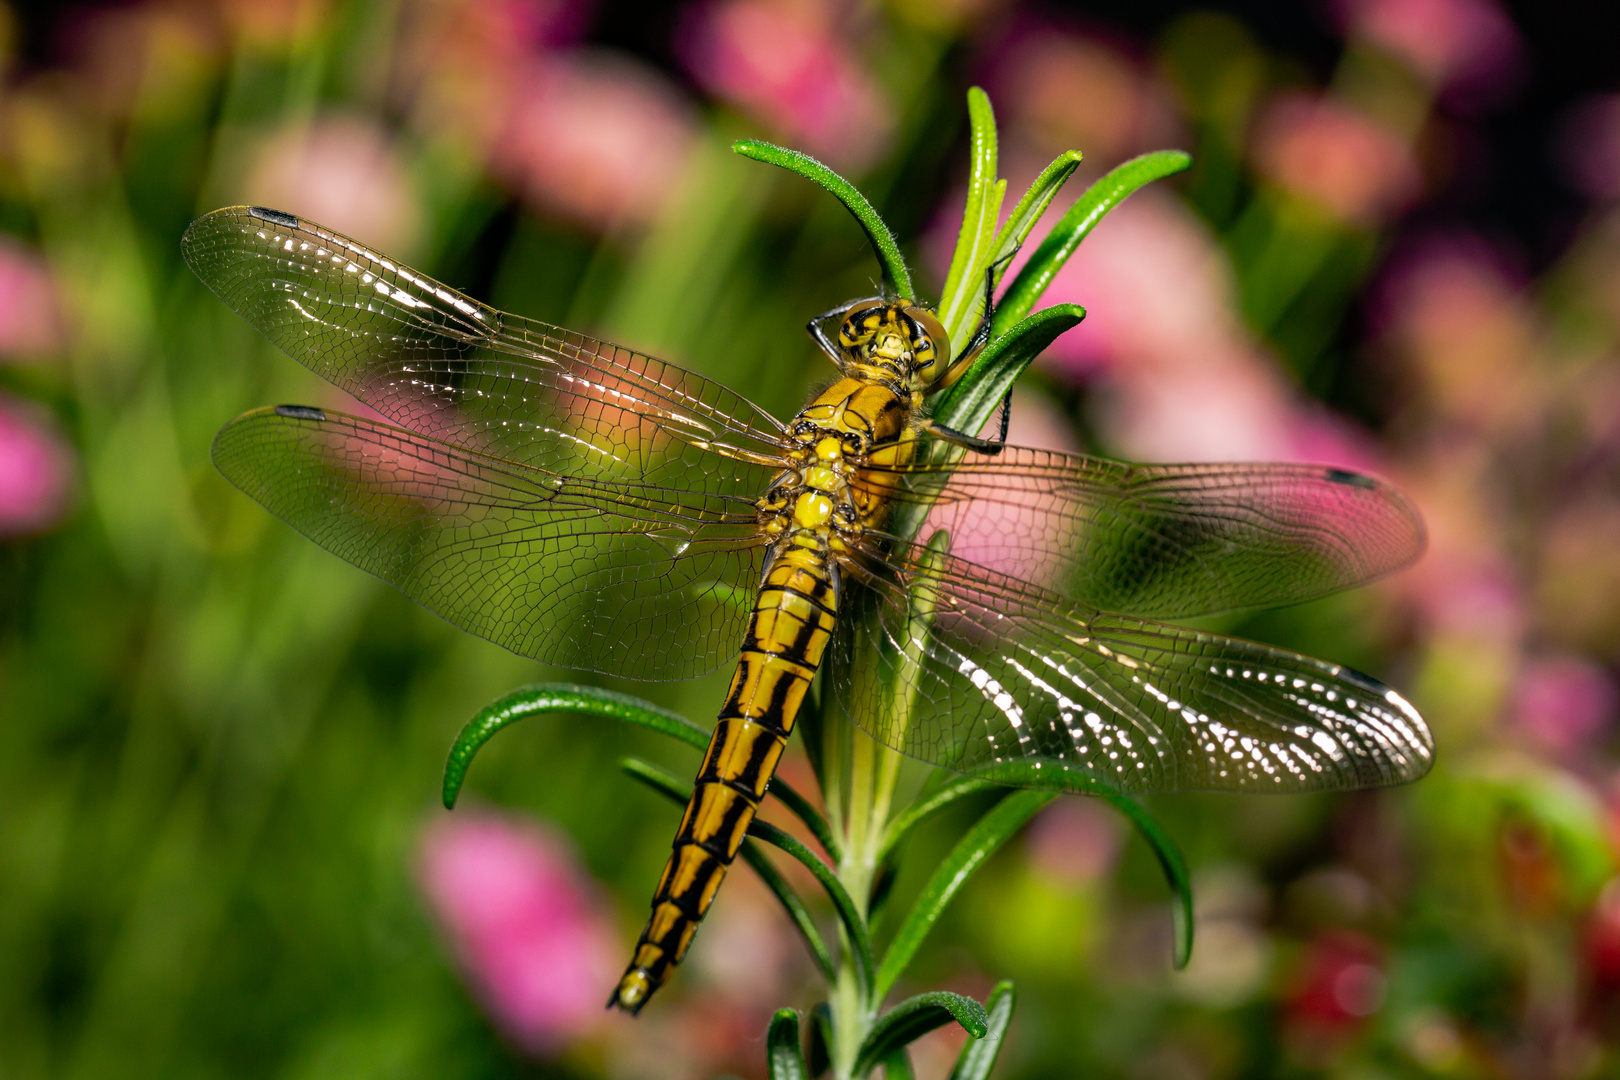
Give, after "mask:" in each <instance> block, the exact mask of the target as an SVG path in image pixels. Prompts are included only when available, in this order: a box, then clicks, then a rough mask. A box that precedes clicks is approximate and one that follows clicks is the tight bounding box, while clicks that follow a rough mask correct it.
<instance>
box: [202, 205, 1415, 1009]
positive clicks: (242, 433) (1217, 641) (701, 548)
mask: <svg viewBox="0 0 1620 1080" xmlns="http://www.w3.org/2000/svg"><path fill="white" fill-rule="evenodd" d="M182 248H183V250H184V253H185V257H186V261H187V262H188V263H189V264H190V265H191V267H192V268H193V269H194V270H195V271H196V273H197V275H198V276H199V277H200V278H202V280H203V281H204V282H205V283H206V284H207V285H208V286H209V287H210V288H211V289H213V290H214V291H215V292H216V293H217V294H218V295H219V296H220V297H221V299H223V300H224V301H225V302H226V303H227V304H228V305H230V307H232V308H233V309H234V310H236V311H237V312H239V313H240V314H241V315H242V316H244V317H245V318H246V319H247V320H248V321H249V322H251V323H252V324H253V325H254V326H255V327H256V328H258V329H259V330H260V331H261V332H262V333H264V334H265V335H266V336H267V337H269V338H270V340H272V341H273V342H275V343H276V344H277V345H279V346H280V347H281V348H282V349H283V350H285V351H286V352H287V353H288V354H289V355H291V356H292V357H294V358H295V359H297V360H298V361H300V362H301V363H303V364H305V365H306V366H308V367H309V368H310V369H312V370H313V371H315V372H316V373H318V374H320V375H321V376H323V377H324V378H326V379H327V380H329V381H330V382H332V383H334V384H336V385H337V386H339V387H341V388H343V389H344V390H346V391H348V392H350V393H351V394H354V395H355V396H356V397H358V398H359V399H360V400H361V401H363V402H365V403H366V405H368V406H369V407H371V408H372V409H374V410H376V411H377V412H378V413H380V414H381V416H382V418H383V420H382V421H374V420H370V419H364V418H360V417H354V416H346V415H344V414H342V413H339V412H336V411H332V410H321V409H316V408H312V407H307V406H280V407H276V408H267V409H259V410H255V411H253V412H249V413H247V414H245V415H243V416H241V417H239V418H238V419H236V420H235V421H233V422H231V423H230V424H228V425H227V426H226V427H225V428H224V429H223V430H221V432H220V433H219V435H218V437H217V438H216V439H215V441H214V447H213V454H214V461H215V463H216V464H217V465H218V466H219V468H220V470H221V471H222V472H223V473H224V474H225V476H226V477H227V479H229V480H231V481H232V482H233V483H235V484H236V485H237V486H238V487H240V488H241V489H242V490H244V491H245V492H247V493H248V494H250V495H252V496H253V497H254V498H256V499H258V500H259V501H260V502H261V503H263V504H264V505H265V506H266V507H267V508H269V509H270V510H271V511H272V512H274V513H276V514H278V515H280V516H281V517H282V518H284V519H285V520H286V521H287V522H288V523H289V524H291V525H292V526H293V527H294V528H296V529H298V530H299V531H301V532H303V533H304V534H305V535H307V536H308V537H310V538H311V539H313V540H315V541H316V542H317V543H319V544H321V545H322V546H324V547H326V548H327V549H329V550H331V551H333V552H335V553H336V554H338V555H340V556H342V557H343V558H345V559H348V560H349V561H350V562H352V563H354V564H356V565H357V566H359V567H361V568H363V569H365V570H367V571H369V572H371V573H374V574H376V575H378V576H380V577H382V578H384V579H386V580H388V581H390V582H392V583H393V584H394V585H396V586H397V587H399V588H400V589H401V590H403V591H404V592H405V593H406V594H407V595H409V596H411V597H413V598H415V599H416V600H418V601H420V602H422V603H423V604H425V605H426V606H428V607H429V608H431V609H432V610H433V611H436V612H438V613H439V614H440V615H442V616H444V617H445V618H446V619H448V620H450V621H451V622H453V623H455V624H456V625H458V626H460V627H462V628H464V629H466V630H469V631H471V632H473V633H476V634H479V635H481V636H483V637H486V638H488V639H490V640H492V641H495V642H497V643H499V644H501V645H504V646H505V647H507V648H509V649H511V650H513V651H514V652H517V653H520V654H522V655H524V656H529V657H533V658H536V659H539V660H543V661H547V662H551V663H555V664H559V665H562V666H567V667H573V668H579V669H583V670H587V671H595V672H600V673H604V674H607V675H611V676H615V677H623V678H632V679H673V678H687V677H690V676H693V675H698V674H703V673H705V672H707V671H711V670H713V669H714V668H716V667H718V666H719V665H721V664H730V665H732V669H733V672H734V674H733V678H732V681H731V683H730V686H729V689H728V691H727V694H726V698H725V701H724V703H723V704H722V706H721V709H720V715H719V719H718V721H717V723H716V725H715V732H714V738H713V740H712V742H711V745H710V749H709V753H708V754H707V755H706V756H705V759H704V764H703V767H702V771H701V772H700V774H699V777H698V784H697V786H696V789H695V791H694V795H693V802H692V803H691V805H689V807H688V810H687V814H686V816H685V818H684V819H683V821H682V824H681V827H680V830H679V832H678V833H677V836H676V839H675V843H674V845H673V850H672V853H671V859H670V863H669V866H668V867H667V868H666V872H665V874H664V875H663V878H662V880H661V881H660V883H659V886H658V891H657V893H656V895H655V898H654V902H653V905H652V912H651V917H650V918H649V920H648V923H647V928H646V929H645V930H644V931H643V933H642V935H641V938H640V940H639V941H638V943H637V946H636V949H635V954H634V958H633V960H632V962H631V964H630V966H629V968H628V969H627V971H626V973H625V975H624V978H623V979H622V980H621V982H620V984H619V985H618V987H617V988H616V989H615V991H614V997H613V1004H614V1005H616V1006H618V1007H619V1008H623V1009H626V1010H629V1011H631V1012H634V1011H636V1010H637V1009H639V1008H641V1006H642V1005H643V1004H645V1002H646V1001H647V999H648V998H649V997H650V996H651V995H652V994H653V993H654V991H656V989H657V988H658V987H659V986H660V985H662V983H663V982H664V980H665V979H666V978H667V977H668V975H669V972H670V970H671V969H672V967H673V966H674V965H675V964H676V963H677V962H678V961H679V960H680V958H681V956H683V955H684V954H685V951H686V949H687V947H688V946H689V945H690V943H691V940H692V935H693V933H694V932H695V930H696V927H697V923H698V921H699V920H700V919H701V917H702V915H703V913H704V912H705V911H706V910H707V908H708V906H709V903H710V902H711V901H712V899H713V898H714V896H715V894H716V890H717V889H718V888H719V884H720V880H721V878H722V877H723V876H724V872H725V868H726V864H727V861H728V860H729V858H730V856H731V855H732V854H734V853H735V851H736V845H737V844H738V843H740V842H741V838H742V836H743V835H744V833H745V832H746V830H747V825H748V822H749V821H750V820H752V818H753V815H754V812H755V809H756V808H757V806H758V804H759V800H760V798H761V797H763V795H764V793H765V791H766V787H767V785H768V784H769V781H770V775H771V773H772V771H773V770H774V768H775V765H776V762H777V761H778V760H779V758H780V755H781V752H782V749H783V747H784V746H785V745H786V741H787V738H788V736H789V734H790V733H791V731H792V728H793V725H794V720H795V717H796V714H797V711H798V708H799V705H800V703H801V702H802V701H803V700H804V698H805V695H806V692H807V691H808V689H809V685H810V681H811V679H812V678H813V677H815V675H816V673H817V671H818V669H819V670H821V673H822V677H823V680H824V698H823V700H825V701H826V702H827V703H828V705H827V707H830V708H838V709H842V710H844V711H845V712H846V713H847V714H848V715H850V716H852V717H855V718H857V719H858V720H859V721H860V722H861V723H862V725H863V726H864V728H865V730H866V731H867V732H868V733H869V734H870V735H872V736H873V737H874V738H876V739H878V740H879V741H881V742H884V743H885V744H887V745H889V746H891V747H893V748H894V749H896V750H899V751H903V752H905V753H907V754H911V755H914V756H916V757H918V758H921V759H923V760H925V761H929V762H934V763H936V764H940V765H943V766H946V767H949V768H953V769H958V770H961V771H964V772H972V773H975V774H977V775H981V776H984V777H986V778H989V779H993V780H997V779H999V780H1006V781H1009V782H1021V781H1022V780H1023V779H1026V778H1027V773H1025V772H1023V771H1017V770H1022V769H1025V768H1029V769H1040V770H1042V776H1043V777H1050V776H1051V775H1052V774H1054V773H1055V774H1057V775H1058V777H1059V778H1060V782H1062V779H1061V778H1065V777H1069V778H1072V783H1073V784H1074V786H1076V787H1080V788H1083V787H1085V786H1086V785H1095V784H1097V783H1104V784H1108V785H1111V786H1113V787H1115V788H1117V789H1120V790H1122V791H1127V792H1157V791H1177V790H1187V789H1226V790H1243V791H1262V790H1265V791H1273V790H1274V791H1322V790H1335V789H1345V788H1351V787H1360V786H1367V785H1373V784H1391V783H1400V782H1404V781H1408V780H1413V779H1416V778H1417V777H1419V776H1422V775H1423V774H1424V773H1425V772H1426V771H1427V770H1428V768H1429V765H1430V763H1431V761H1432V759H1433V752H1434V744H1433V740H1432V738H1431V737H1430V735H1429V732H1428V729H1427V728H1426V727H1425V726H1424V724H1423V720H1422V718H1421V717H1419V716H1418V714H1417V712H1416V711H1415V710H1413V709H1412V707H1411V705H1409V704H1408V703H1407V702H1406V700H1405V699H1404V698H1402V697H1400V695H1398V694H1397V693H1395V692H1394V691H1393V690H1390V689H1389V688H1388V687H1385V686H1383V685H1382V684H1380V683H1378V682H1376V681H1374V680H1372V679H1369V678H1367V677H1366V676H1363V675H1359V674H1357V673H1355V672H1352V671H1349V670H1348V669H1345V668H1341V667H1339V666H1337V665H1334V664H1329V663H1324V662H1322V661H1319V660H1312V659H1310V658H1309V657H1304V656H1299V655H1297V654H1294V653H1290V652H1286V651H1283V650H1280V649H1274V648H1271V647H1270V646H1266V645H1261V644H1256V643H1254V642H1247V641H1238V640H1235V639H1232V638H1227V637H1222V636H1220V635H1216V634H1209V633H1206V632H1203V631H1196V630H1189V629H1184V628H1181V627H1177V626H1173V625H1169V624H1167V623H1165V622H1161V621H1158V620H1163V619H1173V618H1178V617H1187V616H1194V615H1202V614H1210V613H1215V612H1220V611H1227V610H1232V609H1236V608H1248V607H1265V606H1274V605H1281V604H1291V603H1295V602H1298V601H1301V600H1306V599H1310V598H1313V597H1317V596H1321V595H1324V594H1326V593H1329V592H1332V591H1335V590H1337V589H1342V588H1346V587H1349V586H1351V585H1356V584H1360V583H1362V582H1366V581H1369V580H1371V579H1373V578H1375V577H1378V576H1380V575H1382V574H1386V573H1389V572H1391V571H1393V570H1396V569H1398V568H1400V567H1402V566H1404V565H1406V564H1407V563H1409V562H1411V561H1412V560H1414V559H1415V558H1416V557H1417V555H1418V554H1419V552H1420V551H1421V550H1422V547H1423V529H1422V525H1421V523H1420V522H1419V520H1418V518H1417V516H1416V514H1415V513H1414V512H1413V511H1412V509H1411V507H1410V506H1409V505H1408V504H1407V503H1406V502H1405V500H1403V499H1402V498H1401V497H1400V496H1399V495H1397V494H1396V493H1395V492H1393V491H1391V490H1390V489H1389V488H1388V487H1386V486H1384V485H1383V484H1381V483H1379V482H1378V481H1376V480H1374V479H1372V478H1370V477H1365V476H1361V475H1358V474H1355V473H1347V472H1344V471H1343V470H1339V469H1331V468H1326V467H1323V466H1320V465H1291V464H1281V465H1260V464H1230V465H1220V464H1189V465H1125V464H1121V463H1118V462H1112V461H1106V460H1102V459H1098V458H1088V457H1082V456H1076V455H1066V454H1057V453H1051V452H1048V451H1043V450H1031V449H1023V448H1019V447H1007V448H1005V449H1004V450H1003V451H1002V452H1001V453H1000V454H999V455H997V456H991V455H989V454H986V453H981V452H979V451H978V450H976V449H974V448H973V447H971V446H966V447H964V446H961V445H958V446H956V447H955V448H954V449H955V450H956V451H957V452H955V453H953V454H952V455H950V458H951V460H950V461H949V463H948V464H947V463H942V461H941V460H939V459H938V458H936V456H935V455H926V454H919V453H918V452H917V451H918V448H919V445H920V444H922V443H924V442H925V441H926V440H928V439H931V438H933V437H934V436H933V435H931V434H929V429H928V428H927V426H926V424H927V418H926V415H925V413H924V410H923V407H922V402H923V395H924V394H925V393H926V392H927V391H928V390H929V389H931V388H932V387H933V386H935V385H937V383H938V380H939V379H940V377H941V373H942V372H944V371H946V370H947V369H948V365H949V364H950V359H951V358H950V349H949V344H948V340H947V338H946V336H945V334H944V331H943V330H941V329H940V328H939V324H938V320H937V319H935V318H934V316H933V315H932V313H930V312H928V311H927V310H926V309H924V308H921V307H918V306H917V305H915V304H909V303H905V302H898V301H892V300H885V299H881V298H879V299H871V300H865V301H862V302H860V303H857V304H855V305H852V306H851V307H850V308H849V309H848V310H847V311H846V312H845V314H844V316H843V319H842V322H841V324H840V326H839V330H838V334H837V335H836V338H835V339H829V338H824V337H823V336H820V335H819V333H818V336H817V341H818V342H822V343H825V344H827V345H828V347H829V348H830V350H831V351H832V352H835V353H837V356H836V357H835V358H834V359H835V360H836V362H837V364H838V367H839V370H840V374H841V376H842V377H841V378H840V379H839V380H838V381H837V382H835V383H834V384H833V385H832V386H831V387H829V388H828V389H827V390H826V391H824V392H822V393H820V394H818V395H816V397H815V398H814V399H813V400H812V401H811V402H810V403H809V404H807V405H806V406H805V407H804V408H803V409H802V410H800V412H799V414H798V415H797V416H796V417H794V418H793V420H792V421H791V422H789V423H783V422H781V421H779V420H777V419H776V418H775V417H772V416H771V415H770V414H769V413H766V412H764V411H763V410H761V409H759V408H758V407H756V406H754V405H753V404H751V403H750V402H748V401H747V400H746V399H744V398H742V397H741V396H739V395H738V394H736V393H734V392H732V391H731V390H729V389H727V388H726V387H724V386H721V385H719V384H717V383H714V382H711V381H709V380H707V379H704V378H702V377H700V376H698V375H694V374H692V373H691V372H687V371H683V370H681V369H679V368H676V367H674V366H672V365H670V364H666V363H664V362H662V361H660V360H657V359H655V358H653V357H650V356H646V355H644V354H641V353H636V352H633V351H631V350H628V349H624V348H621V347H619V346H615V345H611V344H609V343H607V342H603V341H598V340H595V339H593V338H589V337H586V336H585V335H582V334H579V333H576V332H574V331H572V330H567V329H563V328H561V327H555V326H547V325H545V324H542V323H537V322H532V321H529V320H526V319H522V318H518V317H516V316H512V315H506V314H503V313H501V312H499V311H496V310H495V309H494V308H490V307H487V306H485V305H483V304H480V303H479V302H478V301H476V300H473V299H472V298H470V297H466V296H463V295H462V294H460V293H458V292H456V291H455V290H453V289H449V288H447V287H445V286H443V285H441V284H439V283H438V282H435V281H433V280H432V279H430V278H427V277H425V276H423V275H421V274H418V273H416V272H415V271H413V270H410V269H409V268H406V267H402V266H399V265H398V264H396V263H393V262H392V261H390V260H388V259H387V258H385V257H384V256H382V255H379V254H378V253H376V252H374V251H371V250H369V249H367V248H366V247H364V246H363V245H361V244H358V243H356V242H355V241H353V240H350V239H348V238H347V237H344V236H341V235H339V234H337V233H334V232H331V231H330V230H327V229H323V228H321V227H320V226H318V225H316V224H314V223H312V222H308V221H304V220H301V219H299V218H296V217H294V216H293V215H290V214H283V213H281V212H280V211H272V210H266V209H264V208H247V207H234V208H230V209H226V210H219V211H215V212H214V213H212V214H209V215H207V216H205V217H203V218H200V219H199V220H198V221H196V222H195V223H193V225H192V226H191V228H190V229H188V230H187V232H186V235H185V238H184V240H183V241H182ZM834 341H835V342H836V343H835V344H834V343H833V342H834ZM939 457H940V458H942V457H944V455H940V456H939ZM903 504H904V505H906V506H907V510H908V512H910V511H913V510H914V511H916V513H915V514H912V515H911V516H912V518H914V519H915V520H916V521H920V522H921V525H920V527H919V529H918V531H917V533H916V535H915V536H914V537H901V536H893V535H887V534H886V533H885V531H884V530H885V527H887V526H888V525H889V522H890V518H891V511H892V510H893V508H895V507H896V506H900V505H903ZM895 517H896V518H897V519H898V515H896V516H895ZM936 531H938V532H944V533H945V534H947V535H948V536H949V537H950V539H951V540H952V542H953V543H954V544H957V545H958V550H959V551H961V552H962V553H963V554H961V555H958V554H953V553H952V552H951V550H949V549H943V550H936V549H935V548H931V547H930V546H929V541H930V538H931V536H933V535H934V533H935V532H936ZM963 537H972V540H971V542H970V543H968V542H963V540H962V538H963ZM967 556H971V557H967ZM738 597H752V598H753V602H752V605H748V604H745V603H737V602H735V601H736V598H738ZM922 611H926V612H930V613H932V615H931V617H930V618H919V615H918V613H919V612H922ZM879 646H882V647H879ZM824 660H825V661H826V662H825V664H824V663H823V661H824ZM863 663H865V664H868V665H871V664H876V665H877V666H878V669H879V670H878V671H877V672H876V674H877V676H878V677H877V678H857V677H855V676H854V675H852V674H851V672H855V671H857V670H863V669H861V668H860V665H861V664H863ZM864 670H865V671H866V673H867V674H871V671H870V667H869V666H868V668H866V669H864ZM896 688H902V689H904V691H905V693H895V692H894V690H895V689H896Z"/></svg>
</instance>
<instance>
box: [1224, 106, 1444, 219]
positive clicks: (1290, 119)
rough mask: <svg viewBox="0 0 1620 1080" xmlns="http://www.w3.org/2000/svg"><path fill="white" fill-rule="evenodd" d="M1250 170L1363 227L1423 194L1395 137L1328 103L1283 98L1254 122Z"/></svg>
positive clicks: (1413, 164) (1373, 122) (1416, 174)
mask: <svg viewBox="0 0 1620 1080" xmlns="http://www.w3.org/2000/svg"><path fill="white" fill-rule="evenodd" d="M1254 160H1255V165H1256V167H1257V168H1258V169H1259V170H1260V172H1261V173H1263V174H1264V175H1265V176H1267V177H1268V178H1269V179H1270V180H1271V181H1272V182H1273V183H1275V184H1277V185H1278V186H1279V187H1281V188H1283V189H1284V190H1286V191H1288V192H1291V193H1292V194H1294V195H1297V196H1300V197H1301V198H1304V199H1307V200H1309V201H1311V202H1314V203H1316V204H1317V205H1319V206H1321V207H1322V208H1323V209H1324V210H1326V211H1327V212H1328V213H1330V214H1332V215H1333V216H1334V217H1337V218H1339V219H1340V220H1342V221H1345V222H1351V223H1355V224H1361V225H1370V224H1373V223H1375V222H1377V221H1379V220H1380V219H1382V218H1385V217H1388V216H1389V215H1391V214H1394V213H1397V212H1399V211H1400V210H1402V209H1404V208H1405V207H1406V206H1407V204H1409V203H1410V202H1411V201H1412V200H1413V199H1414V198H1416V197H1417V196H1418V194H1419V193H1420V192H1421V190H1422V176H1421V175H1420V174H1419V172H1418V168H1417V164H1416V162H1415V161H1414V160H1413V158H1412V151H1411V148H1410V147H1409V146H1408V145H1407V143H1406V141H1405V140H1404V139H1402V138H1401V136H1400V135H1399V134H1397V133H1396V132H1395V131H1393V130H1391V129H1390V128H1388V127H1385V126H1384V125H1383V124H1380V123H1379V122H1378V121H1376V120H1373V119H1372V118H1371V117H1368V116H1366V115H1365V114H1363V113H1361V112H1358V111H1357V110H1355V109H1352V108H1350V107H1349V106H1347V105H1344V104H1342V103H1340V102H1337V101H1333V100H1331V99H1329V98H1319V97H1310V96H1307V95H1304V94H1297V93H1296V94H1289V95H1286V96H1284V97H1282V98H1280V99H1279V100H1277V101H1275V102H1273V103H1272V104H1271V105H1270V106H1269V107H1268V108H1267V109H1266V111H1265V114H1264V115H1263V116H1262V117H1261V119H1260V122H1259V126H1258V129H1257V132H1256V136H1255V142H1254Z"/></svg>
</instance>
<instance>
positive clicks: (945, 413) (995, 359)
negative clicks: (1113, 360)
mask: <svg viewBox="0 0 1620 1080" xmlns="http://www.w3.org/2000/svg"><path fill="white" fill-rule="evenodd" d="M996 317H997V318H998V319H999V318H1000V309H998V311H997V316H996ZM1085 317H1086V309H1085V308H1083V307H1081V306H1080V305H1079V304H1055V305H1053V306H1052V307H1049V308H1043V309H1042V310H1040V311H1037V312H1036V313H1035V314H1033V315H1031V316H1030V317H1029V318H1027V319H1025V320H1024V321H1023V322H1021V323H1019V324H1018V325H1017V326H1015V327H1013V328H1012V329H1011V330H1009V331H1007V332H1006V333H1005V334H1003V335H1001V336H1000V337H995V338H992V339H991V340H990V344H989V345H987V346H985V349H984V351H983V352H982V353H980V354H979V356H978V358H977V359H975V360H974V361H973V363H972V364H970V365H969V366H968V369H967V371H965V372H963V374H962V377H961V378H960V379H958V380H957V381H956V382H955V383H954V384H952V385H951V386H949V387H947V388H946V389H945V390H944V391H942V392H941V393H940V396H939V401H938V402H937V403H936V404H935V405H934V412H933V418H934V420H935V421H937V422H938V423H941V424H944V425H945V426H946V427H948V428H952V429H953V430H956V431H966V432H969V433H973V432H977V431H978V430H979V429H980V428H982V427H984V424H985V421H987V420H989V419H990V417H991V415H992V414H993V413H994V412H995V411H996V408H997V406H999V405H1000V404H1001V400H1002V399H1003V398H1005V397H1006V396H1007V391H1009V390H1011V389H1012V386H1013V383H1015V382H1017V381H1018V377H1019V376H1020V375H1022V374H1023V373H1024V369H1025V368H1027V367H1029V365H1030V364H1031V363H1032V362H1033V361H1034V359H1035V358H1036V357H1037V356H1039V355H1040V354H1041V352H1042V351H1043V350H1045V348H1046V347H1047V346H1048V345H1050V344H1052V342H1054V341H1056V340H1057V339H1058V335H1060V334H1062V333H1064V332H1065V331H1067V330H1070V329H1072V328H1073V327H1075V326H1078V325H1079V324H1080V320H1081V319H1084V318H1085Z"/></svg>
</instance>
